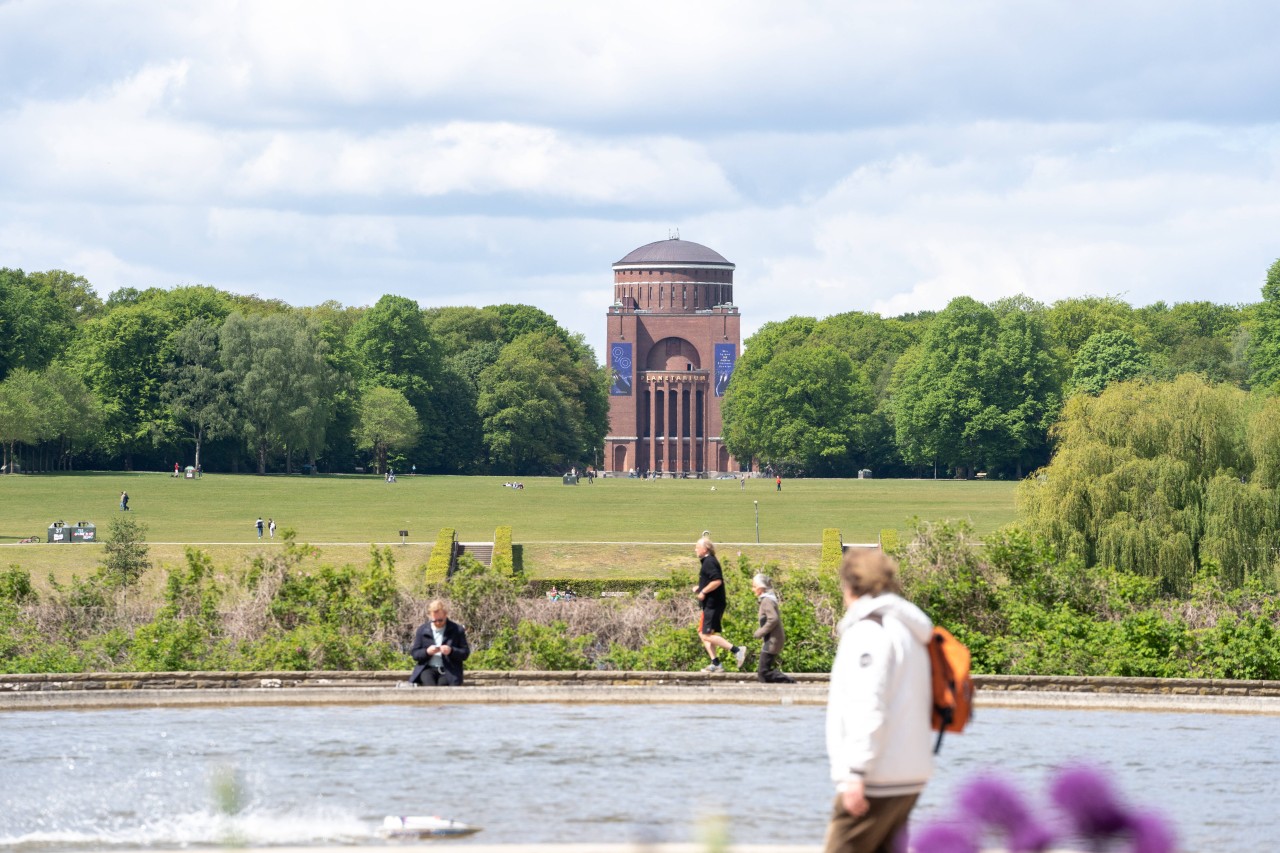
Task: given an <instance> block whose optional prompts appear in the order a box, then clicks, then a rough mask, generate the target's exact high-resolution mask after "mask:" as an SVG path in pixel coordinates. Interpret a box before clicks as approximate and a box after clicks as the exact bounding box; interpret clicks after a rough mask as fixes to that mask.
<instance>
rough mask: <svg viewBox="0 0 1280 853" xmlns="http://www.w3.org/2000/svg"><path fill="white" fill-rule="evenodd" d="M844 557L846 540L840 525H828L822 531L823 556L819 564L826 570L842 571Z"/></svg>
mask: <svg viewBox="0 0 1280 853" xmlns="http://www.w3.org/2000/svg"><path fill="white" fill-rule="evenodd" d="M843 559H844V540H843V539H842V538H841V537H840V529H839V528H838V527H827V528H825V529H823V531H822V558H821V560H820V561H819V563H818V565H819V566H820V567H821V568H822V571H824V572H838V571H840V563H841V561H842V560H843Z"/></svg>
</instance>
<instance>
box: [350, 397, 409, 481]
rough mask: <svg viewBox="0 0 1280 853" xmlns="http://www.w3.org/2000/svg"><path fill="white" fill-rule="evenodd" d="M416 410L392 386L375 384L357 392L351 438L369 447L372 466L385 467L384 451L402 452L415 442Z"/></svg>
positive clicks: (363, 447) (357, 444)
mask: <svg viewBox="0 0 1280 853" xmlns="http://www.w3.org/2000/svg"><path fill="white" fill-rule="evenodd" d="M421 429H422V427H421V425H420V424H419V423H418V413H417V412H415V411H414V409H413V406H411V405H409V401H408V400H407V399H405V396H404V394H402V393H401V392H399V391H397V390H395V389H394V388H383V387H380V386H378V387H374V388H369V389H367V390H366V391H365V392H364V393H363V394H362V395H361V396H360V409H359V419H358V420H357V421H356V427H355V433H354V438H355V440H356V447H358V448H360V449H361V450H372V451H373V455H374V466H375V470H376V471H377V472H378V473H379V474H381V473H382V472H383V471H385V470H386V468H387V453H388V451H391V452H402V451H405V450H408V449H410V448H411V447H413V446H414V445H415V444H417V442H418V435H419V433H420V432H421Z"/></svg>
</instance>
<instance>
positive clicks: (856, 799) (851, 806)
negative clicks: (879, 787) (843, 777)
mask: <svg viewBox="0 0 1280 853" xmlns="http://www.w3.org/2000/svg"><path fill="white" fill-rule="evenodd" d="M840 804H841V805H842V806H844V810H845V811H846V812H848V813H849V814H850V815H851V816H852V817H862V816H863V815H864V814H866V813H867V808H868V805H867V797H866V793H865V792H864V789H863V786H862V780H861V779H851V780H849V781H848V782H845V783H844V790H843V791H841V792H840Z"/></svg>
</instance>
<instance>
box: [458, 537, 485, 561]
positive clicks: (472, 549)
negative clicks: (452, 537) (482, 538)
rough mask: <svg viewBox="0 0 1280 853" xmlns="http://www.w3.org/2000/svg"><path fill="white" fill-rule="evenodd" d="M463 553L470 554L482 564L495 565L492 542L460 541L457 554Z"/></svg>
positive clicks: (459, 555)
mask: <svg viewBox="0 0 1280 853" xmlns="http://www.w3.org/2000/svg"><path fill="white" fill-rule="evenodd" d="M463 554H467V555H469V556H470V557H471V559H473V560H475V561H476V562H477V563H481V564H482V565H485V566H492V565H493V543H492V542H459V543H458V550H457V553H456V556H458V557H461V556H462V555H463Z"/></svg>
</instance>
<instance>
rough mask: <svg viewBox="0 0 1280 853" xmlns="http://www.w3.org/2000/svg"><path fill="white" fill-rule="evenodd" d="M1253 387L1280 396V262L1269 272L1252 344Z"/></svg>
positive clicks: (1250, 354) (1272, 266)
mask: <svg viewBox="0 0 1280 853" xmlns="http://www.w3.org/2000/svg"><path fill="white" fill-rule="evenodd" d="M1249 361H1250V363H1251V364H1252V365H1253V376H1252V378H1251V381H1252V383H1253V387H1255V388H1259V389H1262V390H1265V391H1266V392H1268V393H1270V394H1280V260H1277V261H1276V262H1275V263H1273V264H1272V265H1271V268H1270V269H1268V270H1267V281H1266V284H1264V285H1263V286H1262V304H1261V305H1259V306H1258V309H1257V314H1256V317H1255V323H1254V328H1253V339H1252V341H1251V344H1250V350H1249Z"/></svg>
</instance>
